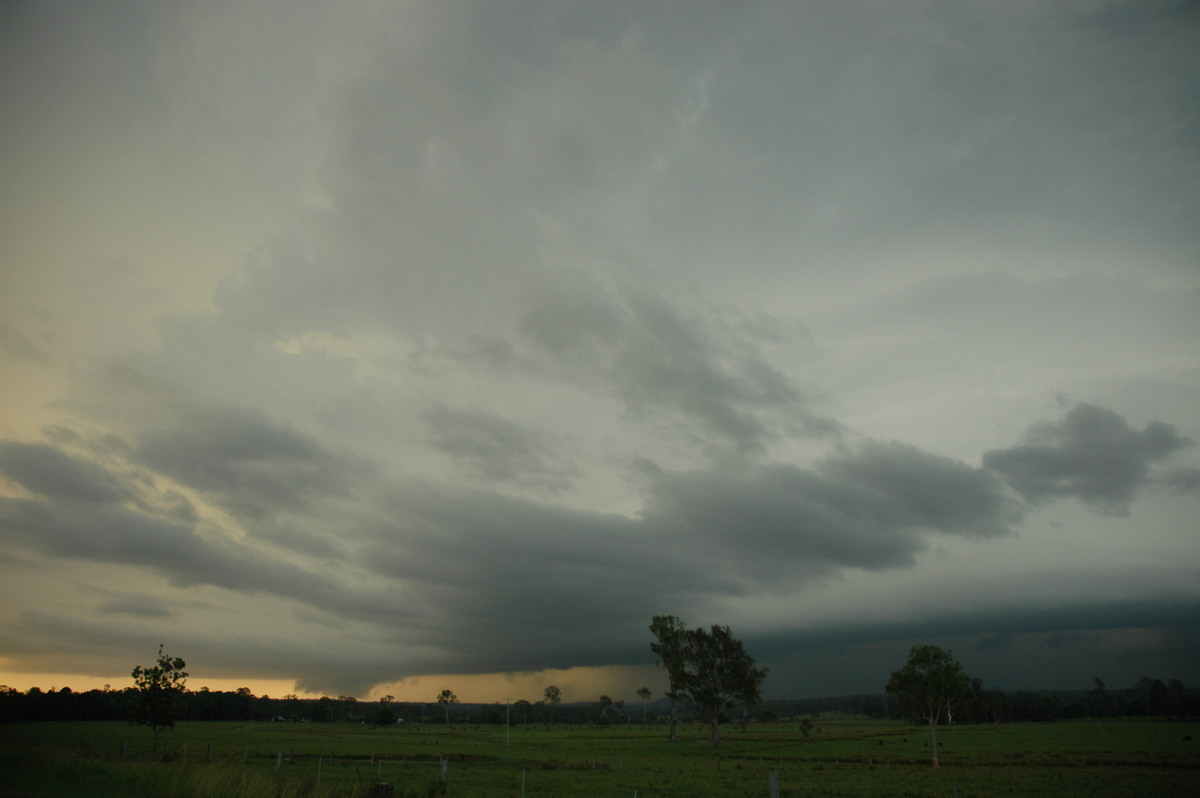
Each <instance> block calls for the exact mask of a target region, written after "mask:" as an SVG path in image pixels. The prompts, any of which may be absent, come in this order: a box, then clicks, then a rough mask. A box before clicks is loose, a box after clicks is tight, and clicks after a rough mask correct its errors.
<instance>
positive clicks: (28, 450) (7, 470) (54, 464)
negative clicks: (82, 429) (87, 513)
mask: <svg viewBox="0 0 1200 798" xmlns="http://www.w3.org/2000/svg"><path fill="white" fill-rule="evenodd" d="M0 471H3V472H4V474H5V475H6V476H7V477H8V478H9V479H11V480H12V481H14V482H16V483H18V484H19V485H21V486H22V487H23V488H25V489H26V490H28V491H30V492H32V493H36V494H39V495H42V496H46V497H48V498H51V499H55V500H66V501H82V502H99V503H112V502H119V501H121V500H123V499H125V498H128V496H129V491H127V490H126V488H125V487H124V486H122V484H121V482H120V480H118V479H117V478H116V477H114V476H113V475H112V474H111V473H110V472H109V471H107V470H106V469H104V468H103V467H101V466H99V465H96V464H95V463H91V462H87V461H84V460H78V459H76V458H74V457H71V456H70V455H68V454H66V453H64V452H63V451H61V450H60V449H57V448H55V447H53V446H49V445H47V444H44V443H18V442H16V441H4V442H2V443H0Z"/></svg>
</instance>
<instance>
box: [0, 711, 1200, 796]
mask: <svg viewBox="0 0 1200 798" xmlns="http://www.w3.org/2000/svg"><path fill="white" fill-rule="evenodd" d="M1198 732H1200V723H1196V722H1162V721H1137V720H1106V721H1071V722H1066V721H1064V722H1059V723H1053V724H1009V725H998V726H956V727H951V728H945V729H942V730H941V731H939V739H940V740H941V742H942V746H941V749H942V754H941V759H942V767H941V768H940V769H938V770H934V769H933V768H932V767H930V764H929V748H928V746H927V744H926V742H927V737H928V735H927V733H926V732H925V730H923V729H920V728H912V727H908V726H905V725H901V724H899V723H896V722H891V721H856V720H841V721H839V720H817V721H816V729H815V730H814V731H813V732H812V734H811V737H810V738H807V739H806V738H805V736H804V735H803V734H802V733H801V731H800V728H799V725H798V724H796V723H780V724H774V725H752V726H751V727H750V728H749V730H748V731H746V732H744V733H743V732H741V731H738V730H737V729H734V728H732V727H727V728H725V729H723V735H724V736H723V740H722V746H721V748H720V749H718V750H713V749H712V748H711V747H710V746H709V745H708V744H707V731H706V729H703V728H701V727H699V726H685V727H684V728H683V729H682V735H683V737H684V740H683V741H681V742H677V743H670V742H668V741H667V740H666V739H665V738H666V730H665V728H663V727H655V726H650V727H644V726H641V725H630V726H610V727H606V728H592V727H584V726H560V727H555V728H550V729H547V728H545V727H541V726H537V727H513V728H512V729H511V731H509V732H506V730H505V728H504V727H503V726H500V727H497V726H480V727H475V726H456V727H451V728H447V727H445V726H421V727H412V728H405V727H394V728H372V727H369V726H360V725H349V724H346V725H325V724H291V723H245V724H232V723H180V724H179V725H178V726H177V727H176V728H175V730H174V731H171V732H165V733H164V734H163V735H162V747H163V748H165V749H166V754H165V756H163V755H162V754H161V750H162V749H161V748H160V755H158V756H155V755H153V753H152V750H151V735H150V733H149V732H148V731H147V730H146V729H142V728H135V727H131V726H129V725H127V724H122V723H35V724H20V725H10V726H0V744H2V750H0V796H3V797H4V798H15V797H16V796H20V797H21V798H42V797H43V796H55V798H59V797H60V796H98V797H100V798H104V797H106V796H112V798H131V797H136V796H154V797H155V798H209V797H210V796H211V797H212V798H230V797H236V796H245V797H246V798H251V797H252V796H253V797H254V798H258V797H259V796H277V797H278V798H291V797H292V796H297V797H298V796H312V797H313V798H335V797H338V796H346V798H350V797H351V796H373V795H375V794H376V792H375V785H376V784H377V783H380V782H382V783H388V784H391V785H393V790H394V793H393V794H394V795H395V796H396V797H397V798H399V797H400V796H416V795H421V796H424V795H436V794H445V795H448V796H462V797H463V798H485V796H488V797H490V796H494V797H495V798H501V797H504V798H507V797H508V796H521V795H527V796H530V797H531V798H533V796H539V797H546V798H548V797H549V796H561V797H562V798H575V797H578V798H582V797H583V796H588V797H589V798H595V797H596V796H625V797H626V798H628V797H629V796H637V797H638V798H676V797H678V798H685V797H690V796H768V795H769V792H768V783H769V774H770V773H771V772H772V771H774V772H775V773H776V777H777V780H778V785H779V795H780V796H783V797H786V798H798V797H799V796H948V797H950V798H953V797H954V796H957V797H958V798H971V797H972V796H974V797H977V798H985V797H990V796H1034V795H1036V796H1079V795H1088V796H1131V795H1153V796H1188V798H1191V796H1194V795H1196V794H1198V790H1200V745H1197V743H1196V742H1192V741H1191V740H1188V739H1185V738H1196V737H1197V736H1200V735H1198ZM443 761H444V762H445V767H446V782H445V785H444V788H443V787H442V786H441V785H440V784H439V782H440V770H441V763H442V762H443Z"/></svg>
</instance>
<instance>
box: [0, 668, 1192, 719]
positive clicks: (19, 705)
mask: <svg viewBox="0 0 1200 798" xmlns="http://www.w3.org/2000/svg"><path fill="white" fill-rule="evenodd" d="M972 688H973V689H972V691H971V694H970V696H969V698H968V700H967V701H966V702H965V703H964V705H963V706H961V707H956V708H954V710H953V713H954V715H953V718H952V719H951V721H952V722H953V723H1011V722H1019V721H1036V722H1043V721H1053V720H1060V719H1066V718H1088V717H1096V718H1101V717H1124V716H1140V717H1160V718H1165V719H1171V718H1184V717H1196V716H1200V690H1196V689H1189V688H1185V687H1184V686H1183V684H1182V683H1181V682H1180V681H1179V680H1178V679H1170V680H1168V681H1166V682H1163V681H1162V680H1160V679H1154V678H1151V677H1145V678H1142V679H1140V680H1139V681H1138V682H1137V684H1135V685H1134V686H1133V687H1130V688H1127V689H1120V690H1112V691H1109V690H1106V689H1105V687H1104V685H1103V683H1101V682H1100V681H1099V680H1096V685H1095V687H1093V689H1091V690H1077V691H1048V690H1043V691H1019V692H1013V693H1006V692H1004V691H1001V690H985V689H983V685H982V683H980V682H979V680H975V682H974V683H973V685H972ZM137 702H138V693H137V691H136V690H134V689H133V688H132V687H127V688H125V689H122V690H112V689H105V690H88V691H86V692H74V691H72V690H71V689H70V688H69V687H63V688H61V689H50V690H45V691H44V690H41V689H40V688H37V687H34V688H31V689H29V690H28V691H26V692H24V693H22V692H20V691H18V690H15V689H13V688H11V687H7V686H0V722H4V723H13V722H17V721H33V720H128V719H129V718H130V717H132V715H133V712H134V709H135V707H136V705H137ZM644 709H645V714H643V710H644ZM665 711H666V708H665V702H663V701H656V702H654V703H651V704H649V705H648V706H647V707H645V708H644V707H643V705H642V704H641V702H636V703H629V704H625V703H624V702H616V703H615V704H613V703H609V704H601V703H600V702H596V703H594V704H588V703H577V704H559V705H557V706H551V705H548V704H545V703H543V702H540V701H539V702H537V703H530V702H528V701H517V702H514V703H513V704H511V705H506V704H454V705H452V707H451V709H450V721H451V723H454V724H472V725H487V724H491V725H503V724H504V723H505V722H506V721H507V722H509V723H511V724H513V725H521V724H529V723H539V724H545V723H592V724H617V723H620V724H628V725H635V724H640V723H642V722H643V718H645V719H647V720H648V721H649V722H656V721H658V720H659V719H660V715H662V714H663V713H664V712H665ZM732 714H733V715H735V716H740V714H741V713H740V711H737V712H734V713H732ZM830 715H855V716H866V717H871V718H895V719H900V718H901V711H900V707H899V706H898V705H897V704H896V702H895V701H894V700H893V699H892V698H891V697H890V696H887V695H884V694H880V695H855V696H841V697H836V698H810V699H798V700H786V701H779V700H775V701H764V702H762V703H761V704H759V705H758V706H757V707H755V708H754V710H753V711H752V712H751V715H750V717H751V719H753V720H756V721H759V722H764V723H782V722H788V721H791V720H794V719H799V718H801V717H821V716H830ZM683 718H684V719H686V718H687V713H686V710H685V711H684V713H683ZM179 719H180V720H219V721H272V720H274V721H281V722H282V721H290V722H306V723H345V722H362V723H372V724H377V725H392V724H395V723H397V722H401V723H408V724H413V723H420V724H430V723H443V722H444V720H445V708H444V707H443V706H441V705H439V704H436V703H433V702H430V703H401V702H395V701H358V700H356V699H354V698H352V697H348V696H340V697H338V698H331V697H328V696H326V697H322V698H297V697H296V696H285V697H283V698H271V697H269V696H265V695H264V696H256V695H254V694H253V693H251V692H250V690H248V689H247V688H241V689H239V690H235V691H228V692H225V691H215V690H208V689H206V688H202V689H200V690H188V691H186V692H185V693H184V694H183V697H182V702H181V711H180V713H179Z"/></svg>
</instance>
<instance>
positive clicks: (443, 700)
mask: <svg viewBox="0 0 1200 798" xmlns="http://www.w3.org/2000/svg"><path fill="white" fill-rule="evenodd" d="M437 702H438V703H439V704H441V705H442V709H443V710H444V711H445V713H446V725H447V726H449V725H450V705H451V704H457V703H458V696H456V695H455V694H454V691H453V690H449V689H447V690H443V691H442V692H440V693H438V697H437Z"/></svg>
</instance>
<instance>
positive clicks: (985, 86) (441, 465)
mask: <svg viewBox="0 0 1200 798" xmlns="http://www.w3.org/2000/svg"><path fill="white" fill-rule="evenodd" d="M0 14H2V15H3V20H2V22H3V24H0V100H2V101H3V103H4V107H5V109H6V110H7V111H8V113H7V115H6V124H5V125H4V126H3V129H2V130H0V147H2V148H3V149H4V152H5V153H6V155H7V156H10V157H7V159H6V164H7V166H6V171H5V179H4V180H3V181H0V195H2V197H0V199H2V200H3V207H4V208H5V214H4V218H5V220H6V221H5V229H4V238H5V255H6V270H5V274H4V290H3V291H0V317H2V320H0V368H2V369H3V372H4V379H3V380H2V381H0V390H2V392H3V401H4V406H5V409H6V412H5V414H4V418H3V419H0V478H2V479H0V545H2V549H0V568H2V569H3V578H0V594H2V596H3V601H0V606H2V607H3V608H4V609H3V610H0V643H3V649H4V651H5V652H6V654H5V658H4V659H3V661H0V666H3V668H4V669H7V670H5V671H4V672H3V673H0V676H2V677H3V681H4V683H6V684H14V685H18V686H24V685H26V684H27V683H36V681H37V674H39V673H55V674H63V673H70V672H78V673H80V674H111V676H109V680H112V679H114V678H115V679H120V678H125V674H128V672H129V667H130V663H131V662H132V660H131V659H130V657H132V656H135V654H134V653H131V652H135V651H143V650H145V651H149V652H152V651H153V647H154V646H155V645H157V644H158V643H159V642H167V643H169V649H170V650H171V651H172V652H173V653H176V652H177V653H178V654H179V655H180V656H184V657H185V658H187V659H188V662H189V665H190V666H192V667H191V670H192V672H193V680H194V681H197V683H201V682H202V681H203V680H204V679H206V678H214V679H215V678H244V679H245V680H246V683H248V684H252V685H253V686H255V687H256V688H257V686H258V685H259V684H260V683H266V681H267V680H270V684H271V685H272V687H271V690H272V691H274V692H279V690H280V689H283V690H285V691H286V690H289V689H299V690H306V691H325V692H329V693H332V694H355V695H360V696H366V695H368V694H370V693H371V692H372V691H374V692H376V693H380V692H382V693H388V692H392V693H393V694H395V695H397V696H403V697H405V698H406V699H408V698H410V697H413V700H428V699H429V698H430V696H429V695H427V694H426V693H429V692H430V691H429V689H428V684H427V683H425V682H423V681H422V680H423V679H426V678H427V677H433V676H439V677H440V676H450V675H457V676H458V677H459V678H461V679H468V678H470V679H476V680H478V681H476V682H474V683H475V684H485V683H490V684H504V685H507V684H510V683H511V680H514V679H518V678H520V679H526V680H527V681H528V682H529V683H530V684H537V683H540V682H539V681H538V680H544V679H546V678H551V677H549V676H548V675H547V674H548V673H553V674H555V675H554V677H553V678H555V679H559V678H565V676H566V674H568V673H571V669H592V670H589V671H588V673H589V674H590V676H589V678H588V679H584V678H582V677H579V678H578V680H577V681H576V682H575V683H576V684H586V685H588V687H587V689H589V690H591V689H601V690H603V691H604V692H606V693H607V694H610V695H613V696H614V697H616V696H618V695H631V694H632V690H633V689H636V687H639V686H641V681H642V680H645V681H646V682H647V683H649V682H650V680H652V679H656V678H661V674H657V675H656V674H655V672H654V670H653V668H652V662H653V657H652V655H650V653H649V651H648V649H647V643H648V640H647V632H646V626H647V624H648V619H649V617H650V616H652V615H653V614H656V613H675V614H678V615H680V616H681V617H683V618H685V619H686V620H687V621H689V622H691V623H693V624H701V623H728V624H730V625H731V626H732V627H733V628H734V630H735V632H736V633H737V634H739V635H741V636H744V638H745V640H746V642H747V645H748V647H749V650H751V651H752V652H753V653H755V654H756V656H759V658H760V660H761V661H762V662H763V664H764V665H767V666H768V667H770V669H771V678H770V680H768V682H767V685H766V688H767V693H768V694H769V695H771V696H775V697H783V696H795V695H812V694H820V693H824V692H829V691H846V692H873V691H876V690H878V689H879V688H880V686H881V683H882V682H883V681H884V680H885V676H886V673H887V672H888V670H889V669H890V668H893V667H895V660H896V659H897V658H899V657H902V656H903V654H904V652H905V651H907V649H908V647H909V646H910V645H911V644H912V643H914V642H924V641H930V642H937V641H942V642H951V643H953V644H954V646H955V647H956V650H959V651H960V653H962V654H963V655H964V656H965V657H968V658H969V657H971V656H975V659H974V660H972V661H970V662H968V665H969V666H970V667H971V669H972V670H973V672H976V671H978V672H979V673H981V674H982V675H984V677H985V678H986V679H987V680H988V682H989V686H995V687H1000V688H1024V687H1028V688H1037V687H1079V686H1081V685H1082V686H1085V687H1086V686H1087V685H1088V684H1089V683H1090V682H1089V680H1090V679H1091V677H1092V676H1095V675H1100V676H1101V677H1102V678H1104V679H1105V681H1106V682H1108V683H1110V684H1114V685H1116V684H1120V683H1121V680H1123V679H1126V678H1129V680H1130V681H1133V680H1135V679H1136V678H1139V677H1140V676H1142V675H1145V673H1150V672H1153V673H1154V674H1155V675H1156V676H1162V677H1164V678H1171V677H1178V678H1181V679H1183V680H1184V681H1185V682H1191V681H1195V679H1197V678H1200V673H1198V672H1197V671H1196V662H1198V661H1200V659H1198V658H1197V657H1195V656H1194V654H1195V645H1194V644H1191V643H1188V641H1187V640H1186V639H1185V634H1184V630H1186V628H1187V627H1188V626H1189V625H1190V624H1194V621H1195V608H1196V606H1197V601H1198V600H1200V594H1198V593H1197V589H1196V585H1195V580H1194V576H1193V573H1194V570H1195V566H1196V564H1197V562H1198V561H1200V552H1198V550H1197V545H1196V538H1195V520H1194V519H1195V518H1196V517H1197V514H1198V513H1200V507H1198V506H1197V501H1200V493H1198V492H1197V491H1196V485H1197V483H1198V480H1197V474H1200V461H1198V460H1197V451H1196V447H1195V446H1194V445H1193V441H1194V440H1195V439H1196V438H1197V436H1200V418H1198V417H1197V413H1196V409H1197V408H1198V407H1200V362H1198V360H1197V351H1196V346H1195V342H1196V341H1197V340H1200V313H1197V312H1196V310H1197V308H1198V307H1200V282H1198V279H1200V275H1198V273H1197V270H1196V264H1197V263H1198V262H1200V236H1198V235H1197V229H1196V225H1195V219H1196V218H1200V189H1198V188H1197V187H1198V186H1200V180H1197V179H1196V177H1197V175H1200V147H1198V146H1197V140H1196V137H1195V135H1194V132H1195V130H1196V129H1198V122H1200V119H1198V118H1197V115H1198V114H1200V110H1198V109H1197V106H1196V103H1195V101H1194V100H1195V97H1194V95H1195V91H1194V89H1195V86H1194V80H1192V78H1191V77H1190V76H1192V75H1194V74H1196V72H1197V69H1198V68H1200V55H1198V54H1200V49H1198V48H1196V46H1195V42H1196V41H1197V36H1198V35H1200V27H1198V25H1200V17H1197V15H1196V14H1195V13H1194V12H1192V11H1191V10H1189V9H1188V8H1186V7H1185V6H1184V5H1180V4H1171V3H1140V2H1139V3H1134V2H1124V0H1112V2H1100V3H1092V4H1084V5H1078V4H1076V5H1062V4H1037V3H1032V4H990V5H982V6H971V7H962V8H949V7H946V6H941V5H936V4H935V5H928V6H926V5H922V6H919V7H918V6H911V5H906V4H878V3H869V2H856V1H855V0H850V1H848V2H844V3H828V4H803V5H800V4H792V5H788V4H778V3H765V2H761V3H760V2H744V3H737V4H728V3H707V2H700V3H686V4H680V3H671V2H663V3H653V4H646V3H625V2H612V3H603V4H597V3H577V2H557V1H554V2H540V1H535V2H512V3H510V2H501V3H489V4H486V5H480V4H478V3H470V2H457V0H450V1H449V2H447V1H445V0H437V1H436V2H435V1H434V0H428V1H426V0H416V1H415V2H405V3H393V2H381V3H374V4H370V5H369V6H350V7H343V6H341V5H337V6H334V5H328V4H321V3H311V2H295V3H283V2H279V3H276V2H266V3H254V4H245V3H218V4H217V5H216V6H213V7H209V6H207V5H205V6H203V7H195V8H186V9H184V8H166V7H162V4H155V3H150V2H132V3H127V4H123V5H122V6H121V7H120V8H119V9H117V8H112V7H109V6H107V5H105V4H95V3H84V2H73V0H68V2H62V3H53V4H46V3H40V4H8V5H6V6H5V7H4V10H3V11H2V12H0ZM1097 585H1103V586H1104V589H1103V591H1099V590H1098V589H1097ZM136 656H141V655H136ZM193 663H196V664H195V665H193ZM621 668H625V669H632V670H620V669H621ZM639 668H642V669H643V670H637V669H639ZM519 674H524V675H523V676H518V675H519ZM622 674H623V675H622ZM89 678H90V677H89ZM573 678H574V677H573ZM80 679H81V682H80V683H79V684H72V687H73V688H79V687H82V686H84V685H83V682H82V680H83V679H84V677H83V676H82V675H81V677H80ZM605 679H612V680H615V681H613V682H612V683H611V684H609V683H608V682H604V681H603V680H605ZM635 679H636V680H638V682H639V683H638V684H634V681H633V680H635ZM488 680H491V681H490V682H489V681H488ZM439 681H440V679H439ZM280 682H283V683H284V686H283V687H282V688H281V687H280V686H279V683H280ZM114 683H115V682H114ZM567 684H568V683H567V682H564V686H567ZM597 685H602V686H600V687H598V688H597ZM41 686H42V687H46V686H48V685H45V684H43V685H41ZM443 686H451V687H453V684H451V683H447V685H443ZM651 686H652V687H653V686H654V685H651ZM439 689H440V687H439ZM496 689H502V690H505V691H507V690H508V689H509V688H507V687H505V688H495V689H493V688H487V690H491V692H487V690H485V691H484V692H486V693H487V694H485V695H479V696H468V695H464V694H463V693H462V692H460V695H462V697H463V698H464V700H484V701H491V700H496V699H497V698H498V697H501V696H503V695H511V693H509V692H502V693H501V692H495V690H496ZM579 689H583V688H579ZM408 690H411V691H413V692H412V696H410V695H409V694H408V693H406V692H405V691H408ZM656 691H657V690H656ZM529 697H533V696H529ZM592 697H593V696H591V695H568V699H569V700H590V699H591V698H592Z"/></svg>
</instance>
